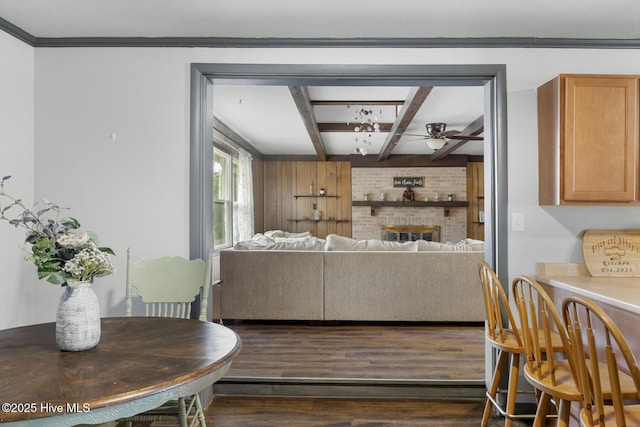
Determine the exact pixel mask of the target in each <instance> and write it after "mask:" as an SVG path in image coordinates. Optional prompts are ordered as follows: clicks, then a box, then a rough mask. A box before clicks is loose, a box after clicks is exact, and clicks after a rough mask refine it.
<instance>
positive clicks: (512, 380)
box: [504, 353, 520, 427]
mask: <svg viewBox="0 0 640 427" xmlns="http://www.w3.org/2000/svg"><path fill="white" fill-rule="evenodd" d="M519 371H520V355H519V354H517V353H512V354H511V366H510V367H509V386H508V387H509V389H508V390H507V405H506V412H507V414H513V413H514V411H515V410H516V395H517V394H518V372H519ZM504 425H505V427H511V426H512V425H513V420H512V419H511V418H509V416H507V417H506V418H505V420H504Z"/></svg>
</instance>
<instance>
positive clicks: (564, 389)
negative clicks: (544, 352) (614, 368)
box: [524, 360, 636, 402]
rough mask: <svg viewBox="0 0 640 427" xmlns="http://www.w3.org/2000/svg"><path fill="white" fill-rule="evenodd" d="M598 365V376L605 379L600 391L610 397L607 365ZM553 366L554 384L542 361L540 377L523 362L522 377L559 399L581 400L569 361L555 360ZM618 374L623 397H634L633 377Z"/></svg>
mask: <svg viewBox="0 0 640 427" xmlns="http://www.w3.org/2000/svg"><path fill="white" fill-rule="evenodd" d="M598 365H599V368H600V369H599V370H600V377H601V378H603V379H606V380H607V381H605V382H604V383H603V390H602V392H603V394H604V395H605V396H606V397H608V398H611V387H609V383H610V382H609V381H608V379H609V370H608V367H607V365H606V364H605V363H599V364H598ZM555 367H556V369H555V377H556V385H553V384H552V382H551V376H550V374H549V368H548V365H547V364H546V363H545V362H542V364H541V366H540V368H541V371H542V372H543V374H542V377H541V378H539V377H538V373H537V372H534V371H532V369H531V367H530V365H529V364H525V367H524V377H525V379H526V380H527V382H528V383H529V384H531V385H532V386H533V387H535V388H537V389H539V390H542V391H543V392H545V393H548V394H551V395H553V396H557V397H558V398H560V399H564V400H570V401H573V402H580V401H581V400H582V395H581V393H580V392H579V391H578V386H577V385H576V383H575V381H574V379H573V375H571V369H570V367H569V362H567V361H566V360H556V361H555ZM618 375H619V377H620V386H621V390H622V396H623V398H624V399H634V398H635V396H636V387H635V384H634V382H633V378H632V377H631V376H630V375H628V374H626V373H624V372H619V373H618Z"/></svg>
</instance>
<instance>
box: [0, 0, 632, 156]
mask: <svg viewBox="0 0 640 427" xmlns="http://www.w3.org/2000/svg"><path fill="white" fill-rule="evenodd" d="M639 16H640V1H638V0H607V1H602V0H563V1H556V0H553V1H552V0H538V1H530V2H517V1H513V0H490V1H478V0H451V1H446V2H435V1H428V0H398V1H395V2H393V3H392V4H391V3H389V2H382V1H377V0H369V1H364V2H363V1H353V0H351V1H349V0H346V1H345V0H322V1H316V2H311V1H293V0H269V1H267V0H180V1H176V0H81V1H80V0H19V1H18V0H0V18H2V19H4V20H6V21H8V22H9V23H11V24H13V25H15V26H17V27H18V28H19V29H21V30H23V31H25V32H26V33H28V34H30V35H31V36H33V37H36V38H58V37H72V38H84V37H124V38H127V37H148V38H153V37H168V38H177V37H187V38H188V37H232V38H285V39H286V38H289V39H295V38H321V39H331V38H336V39H340V38H342V39H350V38H374V39H382V38H433V39H437V38H448V37H451V38H494V37H496V38H520V37H522V38H534V39H535V38H560V39H562V38H564V39H638V38H640V21H639V18H638V17H639ZM408 90H409V88H347V87H340V88H331V87H322V88H309V92H310V94H311V99H314V100H315V99H330V100H338V99H349V100H364V99H374V100H382V99H387V97H390V98H392V99H399V97H400V98H403V97H404V96H406V93H407V92H408ZM215 99H216V101H215V105H214V108H215V111H216V113H217V114H218V115H219V116H220V119H221V120H222V121H224V122H225V123H226V124H227V125H228V126H229V127H231V128H232V129H234V130H236V132H237V133H238V134H240V135H242V136H243V137H244V138H245V139H247V140H248V141H249V142H250V143H251V144H253V145H254V146H255V147H256V148H257V149H258V150H259V151H261V152H263V153H264V154H275V155H277V154H300V155H303V154H305V155H306V154H311V155H312V154H315V150H314V148H313V145H312V144H311V142H310V139H309V137H308V135H307V132H306V130H305V128H304V125H303V123H302V121H301V119H300V117H299V115H298V112H297V110H296V107H295V105H294V103H293V100H292V97H291V94H290V93H289V91H288V89H287V88H286V87H270V86H216V96H215ZM240 100H242V103H241V104H240ZM483 105H484V104H483V100H482V89H481V88H477V87H474V88H469V87H466V88H449V87H448V88H444V87H437V88H435V89H434V90H433V92H432V93H431V94H430V96H429V97H428V99H427V101H426V102H425V104H424V106H423V108H422V109H421V110H420V112H419V113H418V115H417V117H416V120H415V122H414V123H412V125H411V127H410V128H409V129H408V130H407V132H408V133H416V134H421V133H423V132H424V130H425V129H424V125H425V124H426V123H427V122H432V121H438V122H441V121H442V122H446V123H447V124H448V128H447V129H448V130H450V129H458V130H461V129H463V128H464V127H465V126H466V125H467V124H468V123H470V122H471V121H472V120H475V119H476V118H477V117H478V116H480V115H482V110H483ZM317 113H318V114H324V113H322V112H317ZM345 117H346V115H345ZM387 118H388V114H384V118H383V121H384V120H386V119H387ZM343 119H344V117H343ZM386 135H387V134H382V133H381V134H374V135H373V138H372V146H371V148H370V149H369V153H377V152H378V151H379V148H380V147H381V146H382V144H383V143H384V139H385V138H386ZM322 138H323V142H324V144H325V146H326V148H327V152H328V154H349V153H352V152H353V151H352V150H353V148H354V146H355V145H354V141H353V139H354V135H352V134H347V133H342V134H339V133H323V134H322ZM429 152H430V150H429V149H428V148H427V147H426V146H425V144H424V143H423V142H420V141H416V140H409V138H408V137H404V138H403V139H402V140H401V141H400V143H399V144H398V145H397V147H396V148H395V149H394V151H393V153H392V154H412V153H429ZM478 152H480V153H481V152H482V143H477V142H473V143H467V144H466V145H465V146H463V147H462V148H461V149H460V150H458V151H456V152H455V154H465V153H468V154H476V153H478Z"/></svg>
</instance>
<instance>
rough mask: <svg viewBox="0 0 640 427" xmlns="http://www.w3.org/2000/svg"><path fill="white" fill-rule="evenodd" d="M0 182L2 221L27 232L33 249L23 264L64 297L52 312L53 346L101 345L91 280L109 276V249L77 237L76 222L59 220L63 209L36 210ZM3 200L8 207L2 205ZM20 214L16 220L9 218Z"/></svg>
mask: <svg viewBox="0 0 640 427" xmlns="http://www.w3.org/2000/svg"><path fill="white" fill-rule="evenodd" d="M9 178H10V176H5V177H3V178H2V180H1V181H0V219H1V220H5V221H7V222H9V224H11V225H13V226H15V227H16V228H17V227H22V228H25V229H26V230H27V237H26V239H25V242H26V243H29V244H30V245H31V252H30V253H29V255H28V257H27V259H28V260H29V261H31V262H33V264H34V265H35V266H36V268H37V269H38V278H39V279H45V278H46V279H47V281H48V282H50V283H53V284H56V285H61V286H62V287H63V288H64V292H63V294H62V296H61V298H60V302H59V305H58V310H57V313H56V343H57V344H58V347H60V349H62V350H67V351H83V350H89V349H91V348H93V347H95V346H96V345H98V342H99V341H100V306H99V304H98V298H97V296H96V294H95V292H94V291H93V289H92V288H91V284H92V283H93V279H94V278H96V277H102V276H106V275H109V274H111V273H112V272H113V270H114V267H113V263H112V262H111V257H110V255H115V254H114V253H113V251H112V250H111V249H110V248H107V247H101V246H98V245H99V243H98V236H97V235H96V234H95V233H92V232H81V231H79V230H78V229H79V228H80V223H79V222H78V220H77V219H75V218H61V217H60V216H61V214H62V212H63V211H64V210H66V208H61V207H60V206H58V205H55V204H53V203H51V202H49V201H47V200H44V201H43V202H44V203H43V206H42V207H41V208H40V209H38V210H36V205H37V203H36V205H34V208H33V209H30V208H28V207H26V206H25V205H24V203H23V202H22V200H20V199H19V198H16V197H13V196H11V195H9V194H8V193H6V192H5V182H6V181H7V180H8V179H9ZM2 199H5V200H7V199H8V203H7V204H2V203H1V201H2ZM13 211H19V213H18V214H17V215H16V216H15V217H9V216H8V214H9V213H11V212H13Z"/></svg>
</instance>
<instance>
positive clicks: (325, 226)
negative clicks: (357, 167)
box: [256, 160, 351, 238]
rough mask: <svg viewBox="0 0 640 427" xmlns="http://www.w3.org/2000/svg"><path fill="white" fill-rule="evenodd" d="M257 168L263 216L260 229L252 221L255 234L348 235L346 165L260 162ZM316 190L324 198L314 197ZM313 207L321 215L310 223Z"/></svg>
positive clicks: (348, 166)
mask: <svg viewBox="0 0 640 427" xmlns="http://www.w3.org/2000/svg"><path fill="white" fill-rule="evenodd" d="M261 166H262V176H263V182H262V183H263V186H262V200H263V204H264V209H263V212H264V215H263V219H262V225H263V226H262V229H261V230H260V229H259V228H260V223H259V222H258V218H256V232H261V231H265V230H285V231H290V232H294V233H299V232H303V231H310V232H311V233H312V234H313V235H314V236H317V237H320V238H324V237H326V236H327V235H328V234H332V233H335V234H340V235H342V236H349V237H350V236H351V163H350V162H343V161H339V162H334V161H331V162H314V161H285V160H277V161H263V162H262V165H261ZM310 187H311V188H310ZM320 188H324V190H325V194H326V196H325V197H320V196H318V191H319V190H320ZM256 196H257V195H256ZM296 196H298V197H296ZM256 199H257V197H256ZM314 204H317V209H319V210H320V212H321V215H322V216H321V220H320V221H314V220H311V218H312V211H313V205H314Z"/></svg>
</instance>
